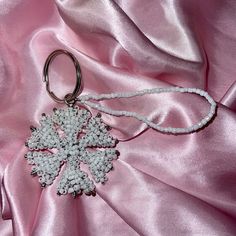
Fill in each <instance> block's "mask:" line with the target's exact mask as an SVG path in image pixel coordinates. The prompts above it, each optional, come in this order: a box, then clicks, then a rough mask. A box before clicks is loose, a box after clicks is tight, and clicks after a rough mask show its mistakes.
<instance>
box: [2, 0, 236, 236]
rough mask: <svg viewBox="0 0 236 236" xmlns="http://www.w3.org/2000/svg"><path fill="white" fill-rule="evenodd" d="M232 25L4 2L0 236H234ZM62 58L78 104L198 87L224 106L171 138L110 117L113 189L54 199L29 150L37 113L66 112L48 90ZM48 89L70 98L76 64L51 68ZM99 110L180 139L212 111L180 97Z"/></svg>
mask: <svg viewBox="0 0 236 236" xmlns="http://www.w3.org/2000/svg"><path fill="white" fill-rule="evenodd" d="M235 17H236V2H235V1H231V0H225V1H214V0H209V1H203V0H199V1H195V0H182V1H180V0H176V1H173V0H149V1H141V0H136V1H121V0H104V1H94V0H67V1H63V0H55V1H37V0H24V1H23V0H8V1H3V0H0V22H1V23H0V180H1V184H0V188H1V189H0V190H1V191H0V192H1V216H2V217H1V219H0V235H1V236H11V235H15V236H45V235H47V236H65V235H78V236H80V235H81V236H89V235H91V236H101V235H103V236H110V235H115V236H116V235H117V236H136V235H143V236H169V235H176V236H182V235H186V236H195V235H209V236H213V235H214V236H231V235H232V236H234V235H236V201H235V200H236V187H235V186H236V160H235V157H236V151H235V147H236V139H235V134H236V113H235V111H236V110H235V109H236V105H235V104H236V92H235V91H236V90H235V83H236V82H235V73H236V70H235V68H236V60H235V55H236V29H235V24H234V22H235ZM59 48H60V49H67V50H69V51H70V52H72V53H73V54H74V55H75V56H76V57H77V59H78V60H79V63H80V66H81V70H82V78H83V90H82V94H86V93H96V94H100V93H113V92H128V91H136V90H141V89H145V88H154V87H168V86H182V87H196V88H201V89H205V90H206V91H207V92H208V93H209V94H210V95H211V96H212V97H213V98H214V99H215V100H216V101H217V102H218V109H217V115H216V117H215V118H214V120H213V121H212V122H210V124H208V125H207V127H205V128H204V129H202V130H200V131H199V132H196V133H193V134H189V135H166V134H161V133H158V132H157V131H155V130H152V129H148V128H147V127H146V126H145V125H144V124H142V123H140V122H139V121H136V120H134V119H132V118H125V117H119V118H118V117H113V116H109V115H106V114H102V118H103V120H104V122H105V123H107V124H108V125H110V126H111V127H112V130H111V133H112V135H113V136H115V137H116V138H118V139H119V140H120V142H119V144H118V145H117V149H118V150H119V152H120V156H119V159H118V160H117V161H115V162H114V170H113V171H111V172H110V173H108V178H109V180H108V182H107V183H106V184H105V185H101V184H100V185H99V184H98V185H97V194H96V196H95V197H87V196H81V197H78V198H77V199H73V198H72V197H71V196H61V197H58V196H57V195H56V185H57V183H58V181H59V178H57V179H56V180H55V183H54V184H53V185H51V186H49V187H47V188H46V189H41V188H40V186H39V183H38V180H37V178H33V177H32V176H31V175H30V166H28V164H27V163H26V161H25V159H24V154H25V152H26V148H25V147H24V142H25V140H26V139H27V138H28V137H29V136H30V130H29V127H30V125H33V126H38V125H39V119H40V115H41V113H43V112H45V113H50V112H51V111H52V108H53V107H63V105H59V104H56V103H55V102H54V101H52V100H51V98H50V97H49V96H48V94H47V92H46V90H45V84H44V83H43V82H42V68H43V65H44V62H45V60H46V58H47V56H48V55H49V53H51V52H52V51H53V50H55V49H59ZM50 78H51V80H50V82H51V86H52V87H51V88H52V90H53V91H54V92H55V93H56V94H57V96H59V97H63V96H64V95H65V94H67V93H69V92H70V91H72V90H73V88H74V83H75V70H74V68H73V65H72V64H71V62H70V61H69V60H68V58H66V57H63V56H62V57H58V58H57V59H56V60H55V61H54V62H53V63H52V65H51V67H50ZM101 104H102V105H104V106H107V107H110V108H112V109H117V110H127V111H134V112H137V113H140V114H142V115H146V116H147V117H148V118H149V119H151V120H153V121H155V122H156V123H158V124H160V125H162V126H173V127H187V126H190V125H191V124H193V123H196V122H198V121H199V120H200V119H201V118H202V117H203V116H204V115H206V114H207V113H208V109H209V104H208V103H207V102H205V100H204V99H203V98H201V97H197V96H195V95H192V94H191V95H188V94H172V93H170V94H159V95H147V96H143V97H138V98H132V99H117V100H111V101H103V102H101ZM90 111H91V112H92V113H93V114H96V113H97V112H96V111H95V110H92V109H90ZM59 177H60V176H59Z"/></svg>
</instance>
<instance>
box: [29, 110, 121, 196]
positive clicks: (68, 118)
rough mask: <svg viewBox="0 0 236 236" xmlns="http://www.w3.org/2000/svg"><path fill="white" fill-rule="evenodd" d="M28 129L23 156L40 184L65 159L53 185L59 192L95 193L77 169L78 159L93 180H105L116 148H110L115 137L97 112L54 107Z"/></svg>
mask: <svg viewBox="0 0 236 236" xmlns="http://www.w3.org/2000/svg"><path fill="white" fill-rule="evenodd" d="M31 129H32V135H31V137H30V138H29V139H28V140H27V142H26V146H27V147H28V148H29V151H28V153H27V154H26V155H25V157H26V158H27V160H28V163H29V164H31V165H33V167H32V172H31V174H32V175H38V177H39V182H40V183H41V185H42V187H46V186H48V185H50V184H52V183H53V181H54V179H55V178H56V176H57V175H58V174H59V171H60V168H61V166H62V165H63V164H64V163H65V162H66V167H65V171H64V172H63V174H62V176H61V179H60V181H59V184H58V187H57V191H58V194H59V195H61V194H67V193H70V194H72V195H73V196H76V195H77V194H81V193H85V194H93V193H95V185H94V182H93V181H92V180H91V179H90V178H89V176H88V174H87V173H85V172H84V171H82V170H81V169H80V163H84V164H86V165H88V169H89V171H90V173H91V176H92V177H93V179H94V180H95V182H97V183H98V182H100V183H105V182H106V181H107V177H106V173H108V172H109V171H110V170H111V169H112V167H113V166H112V161H113V160H114V159H116V158H117V155H118V152H117V151H116V150H115V148H114V147H115V145H116V140H115V139H114V138H113V137H112V136H111V135H110V134H109V133H108V131H107V126H106V125H105V124H104V123H103V122H102V119H101V117H100V116H96V117H91V114H90V113H89V112H88V111H87V110H85V109H78V108H73V107H68V108H65V109H59V110H57V109H54V112H53V114H52V115H51V116H50V115H45V114H43V116H42V119H41V121H40V127H39V128H31Z"/></svg>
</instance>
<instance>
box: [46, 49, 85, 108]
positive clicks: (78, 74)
mask: <svg viewBox="0 0 236 236" xmlns="http://www.w3.org/2000/svg"><path fill="white" fill-rule="evenodd" d="M60 54H65V55H67V56H68V57H69V58H70V59H71V60H72V61H73V64H74V66H75V69H76V84H75V88H74V91H73V92H72V93H69V94H66V95H65V96H64V98H59V97H57V96H56V95H55V94H54V92H52V91H51V89H50V83H49V74H48V71H49V66H50V64H51V63H52V61H53V59H55V57H56V56H58V55H60ZM81 79H82V76H81V69H80V66H79V62H78V60H77V59H76V57H75V56H74V55H73V54H72V53H70V52H68V51H66V50H62V49H58V50H55V51H53V52H52V53H51V54H50V55H49V56H48V58H47V60H46V61H45V64H44V68H43V81H44V82H45V83H46V90H47V92H48V94H49V96H50V97H51V98H52V99H53V100H54V101H56V102H58V103H66V104H67V105H71V104H74V102H75V100H76V97H77V96H78V93H79V91H80V87H81Z"/></svg>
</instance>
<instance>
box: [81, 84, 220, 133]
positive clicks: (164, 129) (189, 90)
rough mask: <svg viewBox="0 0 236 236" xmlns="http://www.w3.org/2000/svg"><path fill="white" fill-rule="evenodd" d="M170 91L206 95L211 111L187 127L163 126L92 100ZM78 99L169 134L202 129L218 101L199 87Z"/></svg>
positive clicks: (214, 111)
mask: <svg viewBox="0 0 236 236" xmlns="http://www.w3.org/2000/svg"><path fill="white" fill-rule="evenodd" d="M170 92H180V93H195V94H197V95H200V96H201V97H204V98H205V99H206V100H207V101H208V103H209V104H210V105H211V106H210V111H209V113H208V114H207V115H206V116H205V117H204V118H202V119H201V120H200V121H199V122H198V123H197V124H193V125H191V126H190V127H187V128H174V127H162V126H160V125H157V124H155V123H153V122H152V121H150V120H148V119H147V118H146V117H145V116H142V115H140V114H137V113H135V112H129V111H117V110H113V109H110V108H107V107H104V106H101V105H100V104H97V103H94V102H91V101H90V100H96V101H102V100H109V99H119V98H131V97H137V96H143V95H147V94H159V93H170ZM77 101H78V102H79V103H81V104H84V105H87V106H89V107H91V108H94V109H96V110H98V111H101V112H104V113H107V114H109V115H113V116H127V117H133V118H136V119H137V120H140V121H142V122H143V123H145V124H147V125H148V126H149V127H151V128H153V129H156V130H158V131H160V132H162V133H169V134H187V133H192V132H195V131H197V130H199V129H201V128H202V127H204V126H205V125H206V124H207V123H209V121H210V120H211V119H212V118H213V116H214V115H215V113H216V102H215V101H214V100H213V98H212V97H211V96H210V95H209V94H208V93H207V92H206V91H204V90H201V89H198V88H180V87H167V88H153V89H144V90H140V91H135V92H127V93H110V94H100V95H92V94H91V95H90V94H89V95H81V96H79V97H78V98H77Z"/></svg>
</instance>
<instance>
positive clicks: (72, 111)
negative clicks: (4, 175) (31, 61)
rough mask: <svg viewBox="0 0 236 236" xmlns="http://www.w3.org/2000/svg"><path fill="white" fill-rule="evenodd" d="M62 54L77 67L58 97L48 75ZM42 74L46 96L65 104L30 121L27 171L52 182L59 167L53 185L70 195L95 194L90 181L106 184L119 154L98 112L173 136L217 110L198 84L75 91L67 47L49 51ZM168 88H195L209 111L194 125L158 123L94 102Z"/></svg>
mask: <svg viewBox="0 0 236 236" xmlns="http://www.w3.org/2000/svg"><path fill="white" fill-rule="evenodd" d="M60 54H65V55H67V56H68V57H69V58H70V59H71V60H72V61H73V63H74V66H75V68H76V84H75V88H74V91H73V92H72V93H70V94H67V95H65V97H64V98H63V99H61V98H58V97H57V96H56V95H55V94H54V93H53V92H52V91H51V90H50V83H49V75H48V70H49V66H50V64H51V62H52V61H53V59H54V58H55V57H56V56H58V55H60ZM43 77H44V82H45V83H46V90H47V92H48V94H49V95H50V97H51V98H52V99H53V100H54V101H55V102H57V103H64V104H65V105H66V107H65V108H60V109H57V108H54V109H53V111H52V113H51V114H49V115H47V114H45V113H43V114H42V117H41V120H40V125H39V127H32V126H31V131H32V133H31V136H30V137H29V138H28V139H27V141H26V143H25V145H26V147H27V148H28V152H27V153H26V154H25V158H26V159H27V162H28V163H29V164H30V165H32V171H31V174H32V175H33V176H38V177H39V182H40V184H41V186H42V187H47V186H49V185H51V184H53V182H54V180H55V178H56V177H57V176H58V175H59V173H60V172H62V173H60V177H59V178H60V180H59V183H58V186H57V194H58V195H66V194H72V196H73V197H76V196H77V195H81V194H83V193H85V194H86V195H95V194H96V186H95V183H94V182H96V183H102V184H104V183H105V182H106V181H107V180H108V178H107V173H108V172H109V171H110V170H112V168H113V165H112V162H113V161H114V160H116V159H117V158H118V156H119V151H118V150H116V145H117V143H118V140H117V139H116V138H114V137H113V136H112V135H111V134H110V132H109V131H110V127H109V126H108V125H106V124H105V123H104V122H103V120H102V118H101V113H106V114H109V115H113V116H126V117H132V118H135V119H137V120H139V121H141V122H143V123H145V124H147V126H148V127H150V128H153V129H155V130H157V131H159V132H162V133H167V134H176V135H177V134H189V133H192V132H195V131H198V130H199V129H201V128H203V127H204V126H205V125H206V124H207V123H209V121H210V120H212V118H213V117H214V115H215V113H216V102H215V101H214V100H213V98H212V97H211V96H210V95H209V94H208V93H207V92H205V91H204V90H201V89H197V88H181V87H167V88H153V89H144V90H140V91H135V92H126V93H110V94H100V95H92V94H91V95H90V94H89V95H80V96H78V94H79V93H80V87H81V70H80V66H79V62H78V60H77V59H76V58H75V56H74V55H73V54H72V53H70V52H68V51H66V50H56V51H54V52H52V53H51V54H50V55H49V56H48V58H47V60H46V62H45V65H44V70H43ZM170 92H180V93H194V94H197V95H200V96H202V97H204V98H205V99H206V100H207V101H208V103H209V104H210V109H209V113H208V114H207V115H206V116H205V117H204V118H202V119H201V120H200V121H199V122H198V123H197V124H194V125H192V126H190V127H187V128H174V127H162V126H159V125H157V124H155V123H154V122H152V121H151V120H148V118H146V117H145V116H142V115H140V114H138V113H135V112H129V111H122V110H119V111H118V110H113V109H110V108H107V107H104V106H102V105H100V104H98V103H95V102H93V101H102V100H108V99H120V98H131V97H137V96H143V95H147V94H159V93H170ZM79 105H80V106H79ZM81 105H82V106H81ZM86 107H90V108H93V109H96V110H97V111H98V112H99V113H98V114H97V115H96V116H92V114H91V113H90V111H89V110H88V109H86ZM81 165H86V166H87V169H88V172H89V175H88V173H86V172H85V171H83V170H82V169H81Z"/></svg>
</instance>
